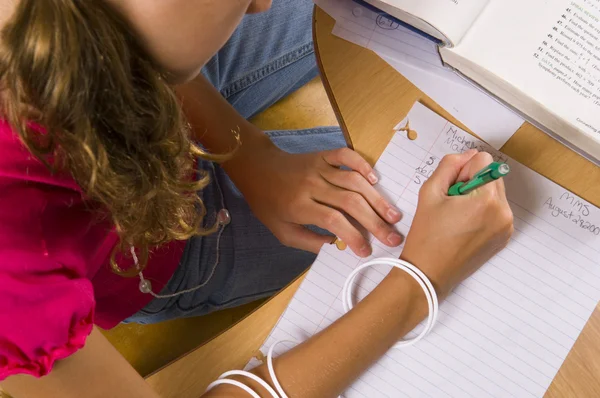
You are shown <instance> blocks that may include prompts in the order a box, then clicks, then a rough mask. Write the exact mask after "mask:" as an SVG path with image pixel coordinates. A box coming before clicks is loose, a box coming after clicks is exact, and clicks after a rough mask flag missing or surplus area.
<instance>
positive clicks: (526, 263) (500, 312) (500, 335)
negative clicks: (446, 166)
mask: <svg viewBox="0 0 600 398" xmlns="http://www.w3.org/2000/svg"><path fill="white" fill-rule="evenodd" d="M406 123H409V126H410V128H411V129H413V130H414V131H416V132H417V134H418V138H417V139H416V140H415V141H410V140H408V139H407V137H406V132H404V131H399V132H397V133H396V134H395V135H394V137H393V139H392V140H391V142H390V143H389V145H388V147H387V148H386V150H385V152H384V153H383V155H382V156H381V158H380V159H379V161H378V162H377V164H376V170H377V172H378V173H379V175H380V183H379V184H378V185H379V189H380V190H381V192H382V193H383V194H384V195H386V196H387V197H388V198H389V199H390V200H391V201H392V202H393V203H395V204H396V205H397V206H398V207H399V208H400V209H401V210H402V212H403V214H404V217H403V219H402V220H401V222H400V223H399V224H398V226H397V227H398V229H399V230H400V231H401V232H403V233H405V234H406V233H408V230H409V228H410V225H411V222H412V218H413V215H414V214H415V210H416V204H417V198H418V193H419V188H420V186H421V185H422V184H423V182H424V181H426V180H427V178H428V176H430V175H431V173H432V171H433V170H434V169H435V168H436V167H437V165H438V163H439V161H440V159H441V158H442V157H443V156H444V155H446V154H448V153H456V152H463V151H465V150H467V149H469V148H478V149H480V150H485V151H488V152H490V153H491V154H492V155H493V156H494V157H495V158H496V160H501V161H506V162H508V164H509V165H510V166H511V169H512V172H511V174H510V175H509V176H507V177H506V178H505V184H506V190H507V195H508V199H509V201H510V205H511V207H512V210H513V212H514V216H515V221H514V225H515V233H514V236H513V238H512V239H511V241H510V243H509V244H508V246H507V247H506V249H504V250H503V251H502V252H500V253H499V254H498V255H497V256H495V257H494V258H492V259H491V260H490V261H489V262H488V263H486V264H485V265H484V266H483V267H482V268H481V269H480V270H479V271H478V272H477V273H475V274H474V275H473V276H472V277H471V278H469V279H467V280H466V281H464V282H463V283H462V284H461V285H459V286H458V287H457V288H456V289H455V291H454V292H453V293H452V294H451V295H450V297H448V299H447V300H446V301H445V302H444V303H443V304H442V305H441V306H440V317H439V322H438V324H437V325H436V327H435V328H434V330H433V332H432V333H431V334H430V335H429V336H428V337H427V338H426V339H425V340H423V341H421V342H420V343H419V344H417V345H415V346H412V347H408V348H405V349H402V350H397V349H391V350H390V351H389V352H388V353H387V354H386V355H385V356H384V357H383V358H381V360H379V361H378V362H377V363H376V364H375V365H374V366H373V367H371V369H369V370H368V371H367V372H365V373H364V374H363V375H362V376H361V378H360V379H359V380H357V381H356V382H355V383H354V384H353V385H352V386H351V387H350V388H349V389H348V390H347V391H346V392H345V393H344V396H345V397H346V398H354V397H369V398H371V397H410V398H419V397H435V398H443V397H456V398H465V397H476V398H485V397H494V398H496V397H503V398H504V397H506V398H508V397H510V398H514V397H519V398H528V397H532V398H536V397H542V396H543V395H544V393H545V391H546V390H547V389H548V387H549V386H550V383H551V382H552V380H553V378H554V377H555V375H556V373H557V372H558V370H559V368H560V366H561V365H562V363H563V361H564V360H565V358H566V356H567V354H568V353H569V351H570V350H571V348H572V347H573V344H574V343H575V340H576V339H577V337H578V336H579V334H580V333H581V331H582V329H583V327H584V326H585V324H586V322H587V320H588V319H589V317H590V316H591V314H592V312H593V311H594V308H595V307H596V305H597V303H598V301H599V300H600V266H599V264H600V209H598V208H596V207H594V206H593V205H592V204H590V203H588V202H586V201H585V200H583V199H581V198H580V197H578V196H576V195H574V194H572V193H571V192H569V191H567V190H565V189H564V188H561V187H560V186H558V185H557V184H555V183H553V182H551V181H550V180H548V179H546V178H544V177H542V176H540V175H539V174H537V173H535V172H534V171H532V170H530V169H528V168H526V167H525V166H523V165H521V164H519V163H517V162H515V161H514V160H512V159H510V158H508V157H507V156H506V155H504V154H502V153H500V152H497V151H495V150H493V149H492V148H490V147H489V146H488V145H487V144H485V143H483V142H481V141H479V140H476V139H474V138H473V137H472V136H471V135H469V134H467V133H466V132H464V131H462V130H460V129H459V128H457V127H455V126H454V125H452V124H451V123H449V122H448V121H446V120H445V119H443V118H441V117H440V116H438V115H437V114H435V113H434V112H432V111H430V110H429V109H427V108H426V107H424V106H423V105H421V104H418V103H417V104H415V106H414V107H413V109H412V110H411V111H410V113H409V114H408V116H407V118H406V119H405V120H404V121H402V122H401V123H400V126H405V125H406ZM372 243H373V245H374V254H373V256H375V257H382V256H387V257H397V256H399V254H400V251H401V248H400V249H398V250H390V249H389V248H386V247H383V246H382V245H380V244H379V243H378V242H376V241H373V242H372ZM367 260H368V259H367ZM364 261H366V260H361V259H359V258H358V257H356V256H355V255H354V254H352V253H351V252H350V251H349V250H348V251H339V250H337V248H335V246H329V245H328V246H325V247H324V248H323V250H321V253H320V254H319V256H318V258H317V260H316V262H315V264H314V265H313V266H312V268H311V270H310V271H309V272H308V273H307V276H306V278H305V280H304V281H303V282H302V284H301V286H300V288H299V290H298V292H297V293H296V295H295V296H294V298H293V299H292V301H291V302H290V305H289V307H288V308H287V310H286V311H285V312H284V314H283V315H282V317H281V318H280V320H279V321H278V323H277V325H276V327H275V328H274V330H273V332H272V333H271V334H270V336H269V337H268V339H267V340H266V341H265V344H264V345H263V347H262V351H263V352H266V351H267V350H268V347H270V346H271V345H272V344H273V343H274V342H275V341H277V340H285V339H294V340H297V341H303V340H306V339H307V338H309V337H310V336H312V335H314V334H316V333H318V332H319V331H321V330H323V329H324V328H326V327H327V326H328V325H330V324H331V323H332V322H334V321H335V320H336V319H338V318H339V317H341V316H342V315H343V310H342V302H341V300H340V294H341V291H342V286H343V283H344V280H345V279H346V277H347V276H348V274H350V272H351V271H352V270H353V269H354V268H356V267H357V266H358V265H360V264H361V263H363V262H364ZM388 271H389V269H386V268H384V267H380V268H379V269H377V268H373V269H369V270H367V271H366V272H365V273H364V275H363V276H362V277H360V278H358V279H357V280H358V281H359V282H358V287H357V291H358V298H359V299H362V298H363V297H364V296H366V295H367V294H368V292H370V291H371V290H372V289H373V288H374V287H375V286H376V285H377V284H378V283H379V282H380V281H381V280H382V279H383V278H384V276H385V275H386V274H387V272H388ZM413 333H414V332H413ZM288 348H289V346H288V347H285V346H283V345H282V346H281V347H280V349H279V352H278V353H276V354H277V355H280V354H281V353H282V352H283V351H285V350H286V349H288ZM253 364H255V362H252V363H251V364H249V366H252V365H253Z"/></svg>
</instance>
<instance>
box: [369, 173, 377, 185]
mask: <svg viewBox="0 0 600 398" xmlns="http://www.w3.org/2000/svg"><path fill="white" fill-rule="evenodd" d="M367 179H368V180H369V182H370V183H371V184H377V182H378V181H379V178H377V176H376V175H375V173H373V172H371V173H369V175H368V176H367Z"/></svg>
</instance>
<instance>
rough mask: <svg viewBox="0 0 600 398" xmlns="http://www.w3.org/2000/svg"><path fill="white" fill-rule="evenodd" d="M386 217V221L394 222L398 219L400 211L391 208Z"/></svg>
mask: <svg viewBox="0 0 600 398" xmlns="http://www.w3.org/2000/svg"><path fill="white" fill-rule="evenodd" d="M387 217H388V220H390V221H392V222H395V220H397V219H398V218H399V217H400V211H398V210H396V209H395V208H393V207H390V209H389V210H388V212H387Z"/></svg>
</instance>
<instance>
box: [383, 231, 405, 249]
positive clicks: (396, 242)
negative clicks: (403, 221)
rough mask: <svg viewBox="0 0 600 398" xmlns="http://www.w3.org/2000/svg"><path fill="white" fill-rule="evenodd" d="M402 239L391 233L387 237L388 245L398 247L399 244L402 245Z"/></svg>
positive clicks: (400, 236) (398, 235)
mask: <svg viewBox="0 0 600 398" xmlns="http://www.w3.org/2000/svg"><path fill="white" fill-rule="evenodd" d="M403 239H404V238H402V235H400V234H397V233H396V232H392V233H391V234H389V235H388V237H387V240H388V243H389V244H390V245H392V246H398V245H400V243H402V240H403Z"/></svg>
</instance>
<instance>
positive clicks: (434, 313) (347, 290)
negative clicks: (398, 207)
mask: <svg viewBox="0 0 600 398" xmlns="http://www.w3.org/2000/svg"><path fill="white" fill-rule="evenodd" d="M375 265H388V266H392V267H395V268H398V269H401V270H403V271H404V272H406V273H407V274H409V275H410V276H411V277H412V278H413V279H415V280H416V281H417V283H418V284H419V286H421V289H423V292H424V293H425V296H426V297H427V306H428V307H429V316H428V317H427V323H426V324H425V328H424V329H423V331H422V332H421V333H420V334H419V335H418V336H417V337H415V338H413V339H410V340H401V341H399V342H398V343H396V344H395V345H394V348H402V347H407V346H410V345H413V344H415V343H417V342H418V341H420V340H422V339H423V338H424V337H425V336H426V335H427V334H428V333H429V332H430V331H431V329H433V326H434V325H435V322H436V321H437V317H438V312H439V308H438V307H439V305H438V298H437V294H436V292H435V289H434V288H433V285H432V284H431V281H430V280H429V278H427V276H426V275H425V274H424V273H423V272H422V271H421V270H420V269H418V268H417V267H415V266H414V265H412V264H411V263H409V262H407V261H404V260H400V259H395V258H378V259H375V260H372V261H369V262H367V263H364V264H362V265H361V266H360V267H358V268H356V269H355V270H354V271H352V273H351V274H350V275H349V276H348V278H347V279H346V282H345V283H344V288H343V290H342V304H343V305H344V311H345V312H348V311H350V310H351V309H352V308H353V307H354V303H353V300H352V285H353V284H354V280H355V279H356V277H357V276H358V274H359V273H360V272H361V271H363V270H364V269H366V268H369V267H373V266H375ZM281 343H292V344H298V342H297V341H292V340H279V341H276V342H275V343H273V345H272V346H271V347H270V348H269V352H268V353H267V369H268V370H269V376H270V377H271V381H272V382H273V385H274V386H275V389H276V390H277V392H275V391H274V390H273V388H272V387H271V386H269V384H268V383H267V382H266V381H264V380H263V379H261V378H260V377H258V376H256V375H255V374H253V373H250V372H246V371H243V370H232V371H229V372H225V373H223V374H222V375H221V376H220V377H219V379H218V380H216V381H214V382H213V383H211V384H210V385H209V386H208V388H207V389H206V391H209V390H211V389H212V388H213V387H216V386H217V385H219V384H231V385H234V386H236V387H239V388H241V389H243V390H244V391H246V392H247V393H249V394H250V395H252V397H253V398H260V396H259V395H258V394H257V393H256V392H254V391H253V390H251V389H250V387H248V386H246V385H245V384H243V383H240V382H238V381H235V380H230V379H227V378H226V377H228V376H231V375H238V376H245V377H248V378H250V379H252V380H254V381H256V382H258V383H259V384H260V385H262V386H263V387H264V388H265V389H266V390H267V391H268V392H269V394H271V397H272V398H288V396H287V394H286V393H285V391H283V387H281V384H280V383H279V380H278V379H277V376H276V375H275V369H274V367H273V351H274V350H275V347H276V346H277V345H279V344H281ZM277 393H279V395H277Z"/></svg>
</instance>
